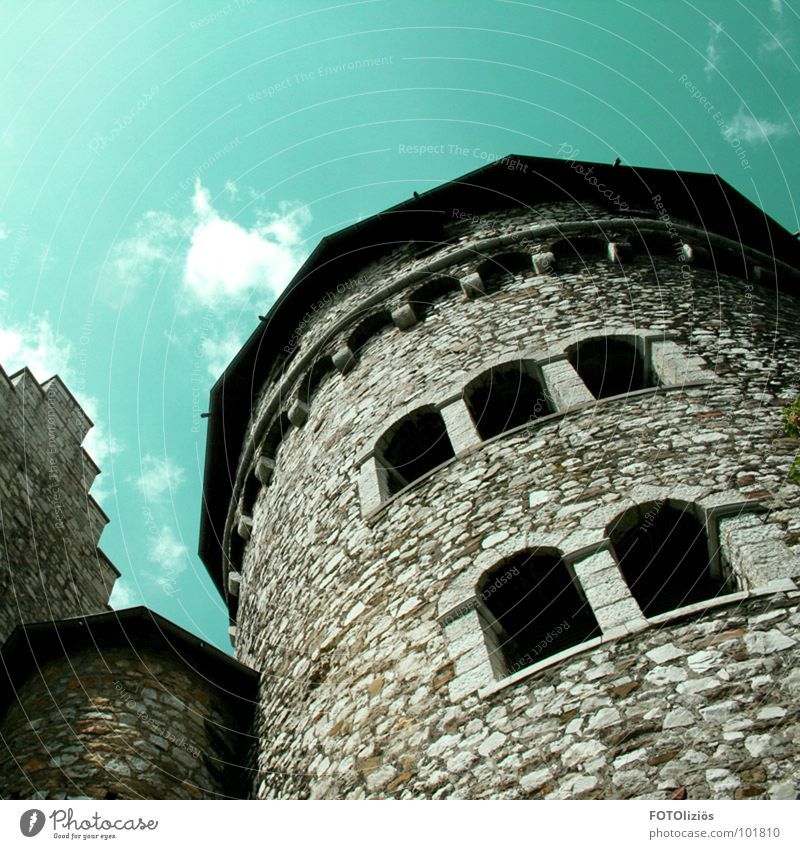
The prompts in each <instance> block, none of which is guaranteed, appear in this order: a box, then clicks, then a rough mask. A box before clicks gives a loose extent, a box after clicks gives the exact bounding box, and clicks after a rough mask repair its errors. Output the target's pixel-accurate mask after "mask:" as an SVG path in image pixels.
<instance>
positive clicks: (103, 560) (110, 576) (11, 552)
mask: <svg viewBox="0 0 800 849" xmlns="http://www.w3.org/2000/svg"><path fill="white" fill-rule="evenodd" d="M0 412H1V413H2V415H0V452H1V453H2V456H3V464H2V466H1V467H0V508H2V512H1V513H0V525H1V526H2V531H3V535H4V539H5V543H6V544H5V546H4V548H3V550H2V551H0V591H2V594H3V600H2V602H1V603H0V643H1V642H2V641H3V640H4V639H5V638H6V637H7V636H8V634H9V633H10V631H11V630H12V629H13V627H14V625H16V624H17V623H19V622H24V621H27V620H31V619H40V618H41V615H42V610H43V609H46V610H47V611H48V613H49V615H50V616H52V618H60V617H67V616H75V615H78V614H86V613H97V612H100V611H103V610H106V609H108V598H109V596H110V594H111V590H112V589H113V586H114V581H115V580H116V578H117V577H118V574H119V573H118V572H117V570H116V569H115V568H114V566H113V565H112V564H111V563H110V561H109V560H108V558H107V557H106V556H105V555H104V554H103V552H102V551H100V549H99V548H98V542H99V540H100V536H101V534H102V532H103V529H104V528H105V526H106V525H107V524H108V517H107V516H106V514H105V513H104V512H103V510H102V508H101V507H100V505H99V504H98V503H97V502H96V501H95V499H94V498H93V497H92V496H91V495H90V494H89V489H90V488H91V486H92V484H93V482H94V480H95V478H96V477H97V475H98V474H99V472H100V469H99V468H98V466H97V464H96V463H95V462H94V461H93V460H92V458H91V457H90V456H89V455H88V453H87V452H86V450H85V449H84V448H83V447H82V443H83V441H84V439H85V438H86V435H87V433H88V432H89V430H90V429H91V427H92V420H91V419H90V418H89V416H88V415H87V414H86V413H85V411H84V410H83V409H82V407H81V405H80V404H79V403H78V401H77V400H76V399H75V397H74V396H73V395H72V393H71V392H70V391H69V389H67V387H66V385H65V384H64V382H63V381H62V380H61V378H60V377H58V376H54V377H51V378H49V379H48V380H46V381H44V382H42V383H39V381H38V380H37V379H36V377H35V376H34V375H33V373H32V372H31V371H30V370H29V369H28V368H23V369H21V370H19V371H17V372H15V373H13V374H11V375H8V374H7V373H6V372H5V371H4V370H3V369H2V367H0Z"/></svg>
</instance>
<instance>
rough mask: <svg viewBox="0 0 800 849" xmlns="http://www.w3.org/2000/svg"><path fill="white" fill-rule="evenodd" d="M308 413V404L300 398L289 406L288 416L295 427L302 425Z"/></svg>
mask: <svg viewBox="0 0 800 849" xmlns="http://www.w3.org/2000/svg"><path fill="white" fill-rule="evenodd" d="M308 413H309V407H308V404H306V403H305V402H303V401H300V400H299V399H298V400H296V401H294V403H293V404H292V405H291V407H289V411H288V413H287V414H286V417H287V418H288V419H289V421H290V422H291V423H292V424H293V425H294V426H295V427H302V426H303V425H304V424H305V423H306V420H307V419H308Z"/></svg>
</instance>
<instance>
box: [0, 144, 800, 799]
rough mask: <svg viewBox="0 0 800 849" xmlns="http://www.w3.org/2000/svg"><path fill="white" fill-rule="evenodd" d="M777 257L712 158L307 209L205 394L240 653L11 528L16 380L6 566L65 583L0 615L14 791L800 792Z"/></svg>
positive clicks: (540, 167)
mask: <svg viewBox="0 0 800 849" xmlns="http://www.w3.org/2000/svg"><path fill="white" fill-rule="evenodd" d="M799 281H800V246H798V244H797V241H796V240H795V239H794V238H793V237H792V236H791V235H790V234H789V233H787V232H786V231H785V230H783V229H782V228H781V227H780V226H778V225H777V224H776V223H775V222H774V221H772V220H771V219H769V218H768V217H767V216H766V215H765V214H764V213H763V212H762V211H761V210H759V209H758V208H757V207H755V206H754V205H753V204H751V203H750V202H749V201H747V200H746V199H745V198H744V197H742V196H741V195H740V194H738V193H737V192H735V191H734V190H733V189H731V187H730V186H728V185H727V184H725V183H724V182H723V181H722V180H720V179H719V178H717V177H715V176H713V175H700V174H688V173H676V172H668V171H660V170H653V169H634V168H627V167H621V166H604V165H597V164H594V165H590V164H586V163H576V162H569V161H561V160H548V159H534V158H529V157H508V158H506V159H503V160H500V161H498V162H496V163H493V164H492V165H489V166H487V167H485V168H482V169H481V170H479V171H476V172H474V173H472V174H468V175H466V176H465V177H463V178H461V179H459V180H455V181H453V182H451V183H448V184H445V185H443V186H440V187H438V188H436V189H434V190H432V191H429V192H426V193H423V194H420V195H416V194H415V195H414V198H413V199H411V200H409V201H407V202H405V203H403V204H400V205H399V206H397V207H394V208H392V209H389V210H387V211H385V212H383V213H381V214H379V215H377V216H374V217H372V218H370V219H367V220H365V221H362V222H359V223H358V224H356V225H354V226H352V227H349V228H347V229H345V230H343V231H341V232H339V233H337V234H335V235H333V236H330V237H328V238H326V239H324V240H323V241H322V242H321V243H320V245H319V246H318V247H317V249H316V250H315V251H314V252H313V253H312V254H311V256H310V257H309V259H308V260H307V262H306V263H305V264H304V266H303V267H302V268H301V269H300V271H299V272H298V274H297V275H296V277H295V278H294V279H293V281H292V282H291V283H290V285H289V286H288V288H287V290H286V291H285V292H284V294H283V295H282V296H281V297H280V298H279V299H278V301H277V303H276V304H275V305H274V306H273V307H272V309H271V310H270V312H269V313H268V315H266V316H264V317H262V318H261V320H260V323H259V325H258V327H257V329H256V331H255V332H254V333H253V335H252V336H251V338H250V339H249V340H248V342H247V343H246V344H245V346H244V348H243V349H242V351H241V352H240V353H239V354H238V355H237V356H236V358H235V359H234V360H233V362H232V363H231V365H230V366H229V367H228V368H227V369H226V371H225V373H224V374H223V375H222V377H221V378H220V380H219V381H218V382H217V384H216V385H215V386H214V388H213V390H212V393H211V405H210V416H209V433H208V441H207V454H206V476H205V482H204V492H203V513H202V525H201V539H200V554H201V556H202V558H203V560H204V562H205V564H206V566H207V567H208V569H209V572H210V574H211V576H212V579H213V580H214V581H215V583H216V585H217V587H218V588H219V590H220V592H221V593H222V594H223V596H224V598H225V599H226V602H227V604H228V607H229V611H230V625H231V638H232V641H233V643H234V646H235V652H236V658H237V660H235V661H234V660H233V659H231V658H229V657H227V656H225V655H223V654H221V653H219V652H217V651H216V650H213V649H210V648H209V647H208V646H204V645H202V644H201V643H200V641H198V640H197V638H195V637H192V636H191V635H189V634H186V632H183V631H181V630H180V629H178V628H177V627H176V626H174V625H172V624H171V623H168V622H166V621H165V620H163V619H161V618H160V617H157V616H156V615H155V614H152V613H151V612H150V611H147V610H145V609H143V608H135V609H133V610H130V611H123V612H121V613H115V612H102V611H103V610H104V609H105V605H106V603H107V599H108V594H107V592H104V589H103V588H106V589H108V590H110V584H111V582H113V576H114V572H113V571H111V570H112V567H110V566H109V565H107V562H106V561H105V560H104V559H102V558H100V559H98V558H97V549H96V545H97V539H98V536H91V535H87V533H86V532H85V531H82V530H80V527H78V526H76V528H77V530H76V531H75V533H76V538H75V540H73V538H72V531H71V530H66V531H64V532H63V533H64V539H61V538H60V537H58V535H57V534H54V533H53V532H52V529H50V528H49V526H48V527H45V528H44V529H43V530H39V529H38V526H35V525H32V524H29V525H26V524H25V517H26V515H27V513H26V509H27V505H28V502H26V501H25V499H26V498H28V499H29V501H30V505H31V507H32V508H33V509H32V510H29V511H28V512H32V513H33V514H35V515H34V518H32V519H29V521H30V522H35V521H41V522H45V524H47V522H46V520H45V518H44V515H43V514H42V515H39V512H37V511H47V510H49V511H53V510H55V509H56V507H55V505H54V504H53V503H48V496H47V493H48V489H47V486H48V482H49V478H48V474H49V473H48V469H49V468H50V467H49V466H48V465H47V462H46V458H47V457H48V456H49V455H48V451H49V447H48V446H49V445H50V444H51V443H50V442H49V441H48V439H47V438H45V435H46V433H47V429H46V422H47V415H46V414H43V413H38V414H36V415H38V416H39V418H36V419H34V420H32V421H33V424H32V425H30V426H29V427H28V430H31V429H33V430H35V431H36V433H35V434H33V435H32V436H31V437H30V439H31V441H30V445H31V446H32V448H31V449H30V450H29V451H28V452H27V453H23V454H22V455H19V456H20V457H21V458H22V459H21V460H20V459H16V460H12V461H10V462H9V461H5V460H4V461H2V462H0V481H2V482H3V487H4V489H3V491H2V495H3V511H4V512H3V517H2V520H3V523H4V529H7V528H12V530H13V532H14V533H15V534H17V535H19V536H18V537H17V538H16V539H17V541H16V542H15V548H14V551H15V552H16V554H14V555H13V557H12V558H11V559H10V560H9V561H8V565H7V566H6V569H7V577H6V579H5V580H6V581H7V582H8V581H13V582H14V585H15V586H20V587H22V585H24V588H23V589H19V590H17V592H18V593H19V594H20V595H21V597H23V598H28V599H32V600H35V598H36V594H37V592H38V589H37V587H38V584H37V581H41V580H43V579H40V578H39V577H38V576H39V575H49V574H51V573H53V574H56V573H58V574H64V573H63V571H62V572H59V568H60V564H59V554H58V553H54V554H53V555H52V557H51V559H50V560H48V561H47V563H46V564H44V565H42V566H39V565H38V564H37V563H36V561H33V560H31V559H30V556H29V554H30V552H29V549H30V541H31V540H32V539H35V538H36V535H37V534H40V533H41V534H44V537H43V539H44V542H45V543H46V544H47V546H49V548H48V549H47V550H48V551H52V552H59V551H60V550H61V549H60V548H59V545H60V546H61V548H65V550H68V551H69V552H70V562H72V560H75V561H80V564H81V565H80V567H79V569H76V570H75V572H74V574H75V582H74V583H75V587H76V588H77V589H78V590H79V591H77V592H74V593H73V594H72V595H71V596H70V595H67V596H66V600H67V602H68V603H67V604H65V605H64V606H62V607H53V608H52V609H53V615H52V616H51V617H50V619H53V620H57V621H39V623H38V624H35V625H29V624H25V623H28V622H30V621H32V620H37V619H38V620H42V619H44V618H45V617H42V616H38V615H36V614H37V613H38V612H39V611H41V609H42V608H41V607H36V606H35V605H34V603H33V601H31V602H30V603H28V602H25V603H21V604H20V605H19V606H18V607H13V606H8V607H7V609H6V612H5V613H4V614H3V616H4V617H5V618H4V619H3V620H2V624H3V627H4V628H5V631H4V634H3V636H6V635H7V634H9V633H11V632H12V629H15V630H13V633H11V637H10V638H9V639H8V641H7V642H6V645H5V646H4V648H3V652H2V659H3V670H4V675H5V678H6V690H5V696H3V698H2V699H0V737H1V738H2V740H3V742H4V744H5V751H4V752H3V753H2V756H0V786H2V788H3V789H2V792H3V794H4V795H36V794H39V795H43V796H51V797H59V796H61V797H64V796H66V797H72V796H75V795H89V796H93V797H104V796H110V797H112V798H113V797H116V798H137V797H157V798H161V797H166V798H201V797H202V798H218V797H221V796H244V797H248V798H258V799H266V798H366V797H369V798H382V797H395V798H510V799H564V798H651V799H659V798H670V797H673V796H675V797H676V798H685V797H688V798H692V799H697V798H724V799H728V798H737V799H746V798H776V799H785V798H795V796H796V795H797V793H798V790H800V776H799V775H798V756H797V751H798V745H797V744H798V742H800V741H799V739H798V738H800V726H799V725H798V712H797V707H796V705H797V700H798V695H800V670H799V669H798V666H797V655H798V640H799V639H800V638H799V637H798V632H799V630H800V629H798V626H799V625H800V612H798V609H797V604H798V597H800V590H798V580H800V488H798V487H797V486H796V485H794V484H792V483H791V482H790V481H789V480H788V477H787V472H788V469H789V467H790V465H791V462H792V460H793V458H794V456H795V454H796V453H797V450H798V445H797V440H791V439H787V438H785V436H784V435H783V432H782V430H781V420H780V413H781V409H782V408H783V407H784V406H785V405H786V404H788V403H789V402H791V401H793V400H794V399H795V398H796V397H797V396H798V394H800V376H799V375H798V367H797V364H798V362H800V332H799V331H798V328H800V301H799V300H798V293H799V292H800V282H799ZM30 380H31V378H30V377H29V376H27V375H26V374H23V375H21V376H19V375H18V376H14V377H13V378H11V380H10V381H6V383H7V384H8V386H7V387H6V390H5V391H6V396H7V397H9V398H11V399H12V401H13V399H15V398H16V399H17V401H16V402H15V403H17V404H18V408H19V409H21V411H22V413H21V414H23V415H24V414H26V413H27V410H28V407H27V406H26V404H27V402H25V404H23V405H22V406H21V407H20V406H19V403H20V402H19V398H20V385H21V384H23V383H24V384H25V385H26V387H27V383H26V381H28V382H29V381H30ZM15 384H16V386H15ZM37 386H38V385H37ZM47 386H48V384H45V385H44V387H38V391H39V393H41V394H42V395H45V396H46V395H47V389H46V387H47ZM53 386H57V387H58V391H59V393H62V387H61V386H60V384H53ZM29 394H30V395H31V397H34V398H39V395H38V394H37V391H36V388H35V387H33V386H31V387H30V388H29V389H28V388H26V394H25V395H24V396H23V397H24V398H27V397H28V395H29ZM6 396H4V398H5V397H6ZM64 397H67V396H66V395H65V396H64ZM39 403H40V405H41V404H42V403H43V402H42V401H41V400H40V402H39ZM35 409H37V408H34V411H33V412H34V413H35ZM15 415H17V414H16V413H15ZM4 426H5V425H4ZM23 431H25V429H24V428H23ZM26 432H27V431H26ZM0 435H2V436H3V438H4V439H5V436H4V432H3V431H0ZM75 439H77V442H76V443H75V444H74V445H73V444H72V442H70V446H71V447H65V448H64V449H63V450H64V451H73V453H74V451H78V448H79V444H80V439H82V434H81V433H80V429H79V430H78V431H77V433H76V435H75ZM74 441H75V440H73V442H74ZM26 444H27V443H26ZM54 453H55V454H58V451H56V452H54ZM14 456H17V455H14ZM31 457H32V458H33V459H32V460H31V459H30V458H31ZM84 462H85V460H84ZM20 463H22V464H23V465H22V467H21V471H20ZM26 463H33V467H34V468H35V469H37V470H38V471H36V473H35V475H34V476H33V477H30V476H26V472H25V468H26V466H25V464H26ZM14 464H16V465H14ZM70 480H72V478H70ZM76 481H77V479H76ZM76 481H74V482H76ZM29 482H32V484H33V485H32V484H29ZM85 484H86V481H85V480H81V481H80V487H78V486H77V482H76V487H74V488H72V489H70V491H72V492H73V493H74V497H73V496H69V498H68V499H67V498H63V497H62V499H61V503H62V504H64V503H68V504H72V505H78V504H79V502H80V503H83V502H84V501H85V497H84V499H83V501H81V498H80V497H79V496H80V492H83V493H84V494H85V492H86V491H87V489H86V486H85ZM65 485H66V484H64V483H62V487H64V486H65ZM70 486H71V485H70ZM23 490H24V492H25V493H28V494H27V495H26V494H23ZM9 500H10V501H11V502H12V503H14V507H13V509H9V512H8V513H6V510H7V508H6V506H5V505H6V503H7V502H8V501H9ZM50 500H51V502H52V496H51V497H50ZM17 501H21V504H18V503H17ZM87 503H89V513H88V515H89V518H88V519H87V522H88V523H89V525H90V526H91V528H92V529H93V530H94V529H97V530H98V535H99V528H101V527H102V524H100V525H98V524H97V523H98V522H99V521H101V519H98V518H97V514H96V510H95V508H94V507H92V505H91V502H87ZM67 512H68V513H69V514H70V515H72V514H74V515H73V519H70V518H69V516H68V517H67V518H66V519H65V526H66V527H67V528H71V527H72V524H69V522H71V521H77V518H76V516H77V514H78V513H79V512H80V511H79V510H78V509H77V506H74V507H73V508H70V510H68V511H67ZM81 515H82V514H81ZM9 517H10V518H9ZM101 518H102V517H101ZM10 522H13V523H14V524H13V526H12V525H11V524H9V523H10ZM26 535H27V536H26ZM51 537H52V540H51ZM81 540H83V542H81ZM73 552H74V553H73ZM95 562H96V563H98V564H99V565H98V566H97V567H95V566H94V565H92V564H94V563H95ZM42 570H44V571H42ZM47 570H50V571H47ZM57 580H62V579H61V578H58V579H57ZM84 587H85V588H86V590H87V591H86V593H85V594H84V593H83V592H81V591H80V590H81V588H84ZM4 603H5V604H6V605H8V600H7V599H5V601H4ZM26 604H27V605H28V606H25V605H26ZM19 623H23V624H19ZM176 729H180V732H179V733H176Z"/></svg>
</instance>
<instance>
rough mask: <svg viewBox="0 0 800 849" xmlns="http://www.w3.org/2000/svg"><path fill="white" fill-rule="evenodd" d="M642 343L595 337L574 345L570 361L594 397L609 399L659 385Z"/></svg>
mask: <svg viewBox="0 0 800 849" xmlns="http://www.w3.org/2000/svg"><path fill="white" fill-rule="evenodd" d="M641 344H642V343H641V341H640V340H638V339H636V338H630V337H627V336H594V337H592V338H591V339H584V340H583V341H582V342H578V343H577V344H576V345H573V346H572V347H571V348H570V349H569V350H568V351H567V358H568V359H569V361H570V363H571V365H572V367H573V368H574V369H575V371H576V372H578V374H579V375H580V378H581V380H582V381H583V382H584V383H585V384H586V388H587V389H588V390H589V391H590V392H591V393H592V395H594V397H595V398H609V397H611V396H612V395H622V394H623V393H625V392H635V391H636V390H638V389H647V388H648V387H651V386H655V385H656V382H655V380H654V379H653V374H652V371H651V370H650V369H649V368H647V367H646V364H645V361H644V357H643V356H642V351H641V347H640V346H641Z"/></svg>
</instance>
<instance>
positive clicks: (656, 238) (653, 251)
mask: <svg viewBox="0 0 800 849" xmlns="http://www.w3.org/2000/svg"><path fill="white" fill-rule="evenodd" d="M682 244H683V240H682V239H681V238H680V236H678V237H673V236H671V235H670V234H669V233H667V232H664V233H652V232H647V233H638V234H637V235H635V236H634V237H633V238H632V239H631V245H632V247H633V250H634V251H635V252H636V253H637V254H640V255H642V256H644V257H657V256H666V257H671V258H672V259H674V260H676V261H677V259H678V257H679V256H680V252H681V246H682Z"/></svg>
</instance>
